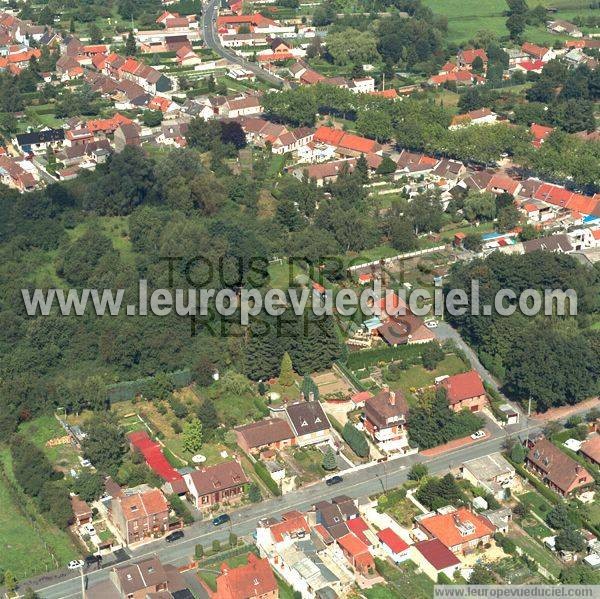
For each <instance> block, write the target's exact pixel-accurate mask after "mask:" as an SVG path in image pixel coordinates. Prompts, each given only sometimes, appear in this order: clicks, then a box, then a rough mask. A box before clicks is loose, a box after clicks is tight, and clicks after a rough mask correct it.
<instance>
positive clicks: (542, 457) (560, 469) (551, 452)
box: [525, 438, 594, 497]
mask: <svg viewBox="0 0 600 599" xmlns="http://www.w3.org/2000/svg"><path fill="white" fill-rule="evenodd" d="M525 466H526V467H527V468H528V469H529V470H531V471H532V472H534V473H535V474H536V475H537V476H538V477H539V478H540V479H541V480H542V482H543V483H544V484H546V485H548V486H549V487H550V488H551V489H552V490H553V491H556V493H558V494H559V495H561V496H562V497H568V496H569V495H571V494H572V493H574V492H575V491H582V490H585V489H586V488H588V487H590V486H592V485H593V484H594V478H593V476H592V475H591V474H590V473H589V472H588V471H587V470H586V469H585V468H584V467H583V466H581V465H580V464H579V463H578V462H576V461H575V460H574V459H573V458H571V457H569V456H568V455H566V454H564V453H563V452H562V451H560V449H558V447H556V446H555V445H554V444H553V443H551V442H550V441H548V439H544V438H542V439H539V440H538V441H536V442H535V443H534V444H533V445H532V447H531V449H530V450H529V453H528V454H527V458H526V459H525Z"/></svg>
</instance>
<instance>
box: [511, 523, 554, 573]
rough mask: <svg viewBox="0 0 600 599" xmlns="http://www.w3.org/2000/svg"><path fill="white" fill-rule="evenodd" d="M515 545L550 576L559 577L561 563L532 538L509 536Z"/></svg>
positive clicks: (519, 535) (513, 534) (517, 535)
mask: <svg viewBox="0 0 600 599" xmlns="http://www.w3.org/2000/svg"><path fill="white" fill-rule="evenodd" d="M508 537H509V538H510V539H512V540H513V541H514V542H515V544H516V545H517V546H518V547H520V548H521V549H522V550H523V552H524V553H525V554H526V555H527V556H528V557H530V558H532V559H534V560H535V561H536V562H537V563H538V564H540V566H542V567H543V568H545V569H546V570H548V572H550V574H552V575H553V576H556V577H558V575H559V574H560V571H561V568H562V566H561V563H560V562H559V561H558V559H557V558H555V557H554V556H553V555H552V553H550V551H549V550H548V549H546V548H545V547H542V545H540V544H538V543H536V542H535V541H534V540H533V539H532V538H531V537H529V536H526V535H523V534H519V533H517V532H512V533H510V534H509V535H508Z"/></svg>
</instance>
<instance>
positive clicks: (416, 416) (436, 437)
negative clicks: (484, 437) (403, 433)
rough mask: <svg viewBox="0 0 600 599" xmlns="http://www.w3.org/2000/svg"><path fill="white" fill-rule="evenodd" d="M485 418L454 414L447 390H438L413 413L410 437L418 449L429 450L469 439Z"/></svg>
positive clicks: (413, 410) (471, 414) (412, 411)
mask: <svg viewBox="0 0 600 599" xmlns="http://www.w3.org/2000/svg"><path fill="white" fill-rule="evenodd" d="M483 422H484V421H483V418H481V416H478V415H477V414H473V413H472V412H468V411H466V410H463V411H461V412H454V411H452V410H451V409H450V408H449V406H448V399H447V397H446V390H445V389H444V388H439V389H438V390H437V391H436V392H435V393H434V394H432V396H431V397H429V396H428V397H426V398H424V401H423V402H421V404H420V405H419V406H416V407H413V408H411V409H410V412H409V415H408V423H407V428H408V434H409V437H410V439H411V441H412V443H413V444H414V445H416V446H418V447H419V449H429V448H430V447H435V446H436V445H442V444H443V443H447V442H448V441H452V440H453V439H458V438H460V437H467V436H468V435H470V434H471V433H474V432H475V431H477V430H478V429H480V428H481V427H482V426H483Z"/></svg>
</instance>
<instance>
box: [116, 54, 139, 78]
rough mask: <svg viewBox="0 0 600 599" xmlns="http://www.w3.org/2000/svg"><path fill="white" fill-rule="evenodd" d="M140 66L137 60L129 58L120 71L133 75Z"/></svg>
mask: <svg viewBox="0 0 600 599" xmlns="http://www.w3.org/2000/svg"><path fill="white" fill-rule="evenodd" d="M139 66H140V63H139V62H138V61H137V60H136V59H135V58H127V59H126V60H125V63H124V64H123V66H122V67H121V69H120V70H121V71H124V72H125V73H131V74H133V73H135V72H136V71H137V70H138V68H139Z"/></svg>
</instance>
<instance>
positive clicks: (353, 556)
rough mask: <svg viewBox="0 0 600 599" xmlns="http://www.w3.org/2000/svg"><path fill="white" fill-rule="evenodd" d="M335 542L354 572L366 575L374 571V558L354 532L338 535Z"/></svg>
mask: <svg viewBox="0 0 600 599" xmlns="http://www.w3.org/2000/svg"><path fill="white" fill-rule="evenodd" d="M337 544H338V546H339V548H340V549H341V550H342V553H343V554H344V557H345V558H346V560H348V563H349V564H350V565H351V566H352V568H353V570H354V571H355V572H356V573H358V574H361V575H362V576H366V577H369V576H372V575H373V574H374V573H375V560H374V559H373V556H372V555H371V553H370V551H369V548H368V547H367V545H366V544H365V543H363V541H361V540H360V539H359V538H358V537H357V536H356V535H355V534H354V533H352V532H349V533H348V534H346V535H344V536H343V537H340V538H339V539H337Z"/></svg>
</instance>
